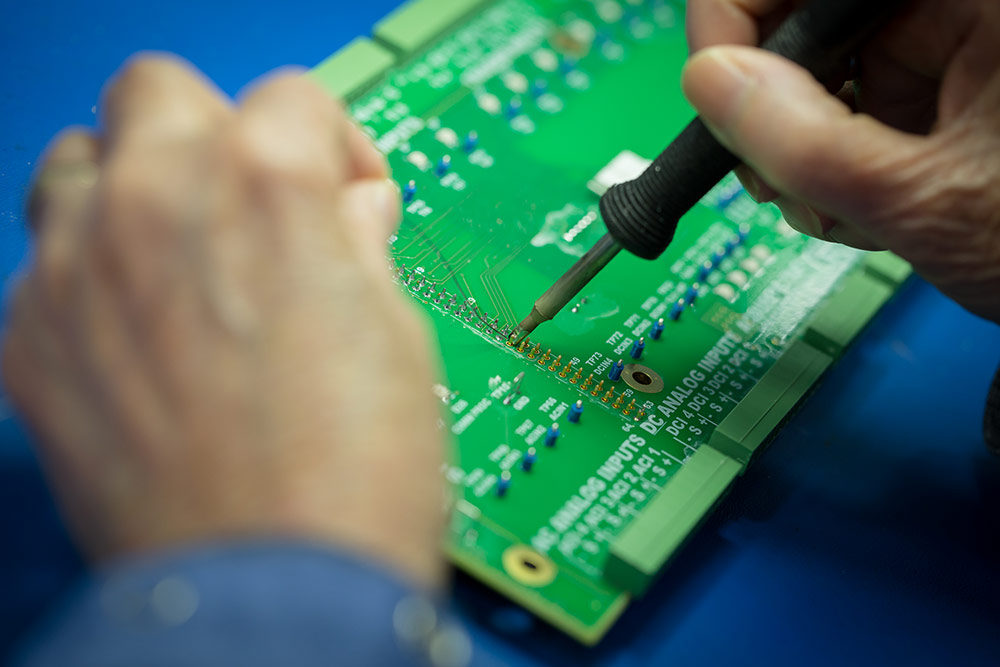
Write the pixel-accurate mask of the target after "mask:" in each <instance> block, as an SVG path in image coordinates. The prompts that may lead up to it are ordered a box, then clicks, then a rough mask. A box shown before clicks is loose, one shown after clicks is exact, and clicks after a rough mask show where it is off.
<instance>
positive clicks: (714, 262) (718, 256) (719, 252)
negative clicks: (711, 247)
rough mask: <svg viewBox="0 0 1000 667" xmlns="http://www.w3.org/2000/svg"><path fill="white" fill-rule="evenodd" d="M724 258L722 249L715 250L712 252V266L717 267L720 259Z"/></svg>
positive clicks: (724, 254) (720, 262) (720, 261)
mask: <svg viewBox="0 0 1000 667" xmlns="http://www.w3.org/2000/svg"><path fill="white" fill-rule="evenodd" d="M725 258H726V253H725V252H723V251H722V250H716V251H715V252H713V253H712V268H713V269H714V268H717V267H718V266H719V264H722V260H724V259H725Z"/></svg>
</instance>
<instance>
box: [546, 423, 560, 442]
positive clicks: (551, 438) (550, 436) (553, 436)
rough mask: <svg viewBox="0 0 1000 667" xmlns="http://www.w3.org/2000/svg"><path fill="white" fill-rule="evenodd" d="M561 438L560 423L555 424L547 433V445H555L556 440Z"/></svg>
mask: <svg viewBox="0 0 1000 667" xmlns="http://www.w3.org/2000/svg"><path fill="white" fill-rule="evenodd" d="M558 438H559V424H553V425H552V426H550V427H549V430H548V432H547V433H546V434H545V446H546V447H555V446H556V440H557V439H558Z"/></svg>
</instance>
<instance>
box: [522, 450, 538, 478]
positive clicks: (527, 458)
mask: <svg viewBox="0 0 1000 667" xmlns="http://www.w3.org/2000/svg"><path fill="white" fill-rule="evenodd" d="M537 458H538V454H536V453H535V448H534V447H528V451H526V452H525V453H524V458H523V459H521V468H522V469H524V471H525V472H530V471H531V466H533V465H535V460H536V459H537Z"/></svg>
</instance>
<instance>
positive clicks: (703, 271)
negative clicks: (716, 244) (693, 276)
mask: <svg viewBox="0 0 1000 667" xmlns="http://www.w3.org/2000/svg"><path fill="white" fill-rule="evenodd" d="M714 269H715V266H713V265H712V262H711V260H705V263H704V264H702V265H701V268H699V269H698V280H700V281H701V282H705V281H706V280H708V276H710V275H711V274H712V271H713V270H714Z"/></svg>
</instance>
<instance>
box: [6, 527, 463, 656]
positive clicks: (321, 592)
mask: <svg viewBox="0 0 1000 667" xmlns="http://www.w3.org/2000/svg"><path fill="white" fill-rule="evenodd" d="M470 658H471V645H470V643H469V639H468V636H467V635H466V634H465V632H464V631H463V630H462V629H461V628H460V627H459V626H457V625H455V624H453V623H450V622H449V621H447V620H446V619H445V618H444V617H443V616H442V614H441V613H440V611H439V609H438V607H437V606H436V605H434V604H433V603H432V602H431V601H429V600H428V598H426V597H422V596H420V595H418V594H415V593H414V591H413V590H412V589H410V588H408V587H407V586H406V585H404V584H403V583H401V582H400V581H397V580H396V579H394V578H393V577H392V576H391V575H389V574H388V573H386V572H384V571H382V570H380V569H378V568H376V567H373V566H370V565H368V564H366V563H363V562H361V561H358V560H356V559H354V558H351V557H349V556H346V555H344V554H339V553H337V552H335V551H332V550H330V549H328V548H325V547H322V546H315V545H310V544H302V543H252V544H228V545H218V546H208V547H200V548H197V549H192V550H189V551H184V552H179V553H174V554H160V555H154V556H151V557H147V558H143V559H139V560H135V561H132V562H128V563H123V564H119V565H117V566H116V567H114V568H112V569H111V570H109V571H108V572H106V573H97V574H95V575H93V576H91V577H90V578H88V580H87V581H85V582H83V584H82V585H81V586H80V587H79V589H78V590H77V591H76V592H75V593H74V594H73V595H72V596H71V599H70V600H69V601H68V603H67V604H66V605H65V606H64V608H63V609H62V610H61V611H60V612H58V613H57V614H56V615H55V616H54V617H53V618H52V619H50V620H49V621H48V622H47V623H46V624H45V625H44V626H43V627H42V628H40V632H39V633H37V634H36V636H35V637H34V639H33V640H31V641H30V642H29V643H28V644H27V645H26V648H25V649H24V650H23V651H22V653H21V657H20V659H19V661H17V662H16V663H15V664H17V665H20V666H23V667H41V666H48V665H59V666H64V665H101V666H102V667H112V666H117V665H122V666H125V665H128V666H132V665H149V666H151V667H152V666H157V665H171V666H176V667H188V666H193V665H213V666H214V665H247V666H253V665H301V666H304V667H308V666H309V665H323V666H324V667H326V666H329V665H333V664H344V665H394V666H396V665H398V666H401V667H406V666H409V665H424V664H428V663H431V664H440V665H448V666H449V667H451V666H455V667H461V666H462V665H465V664H468V663H469V661H470Z"/></svg>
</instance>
